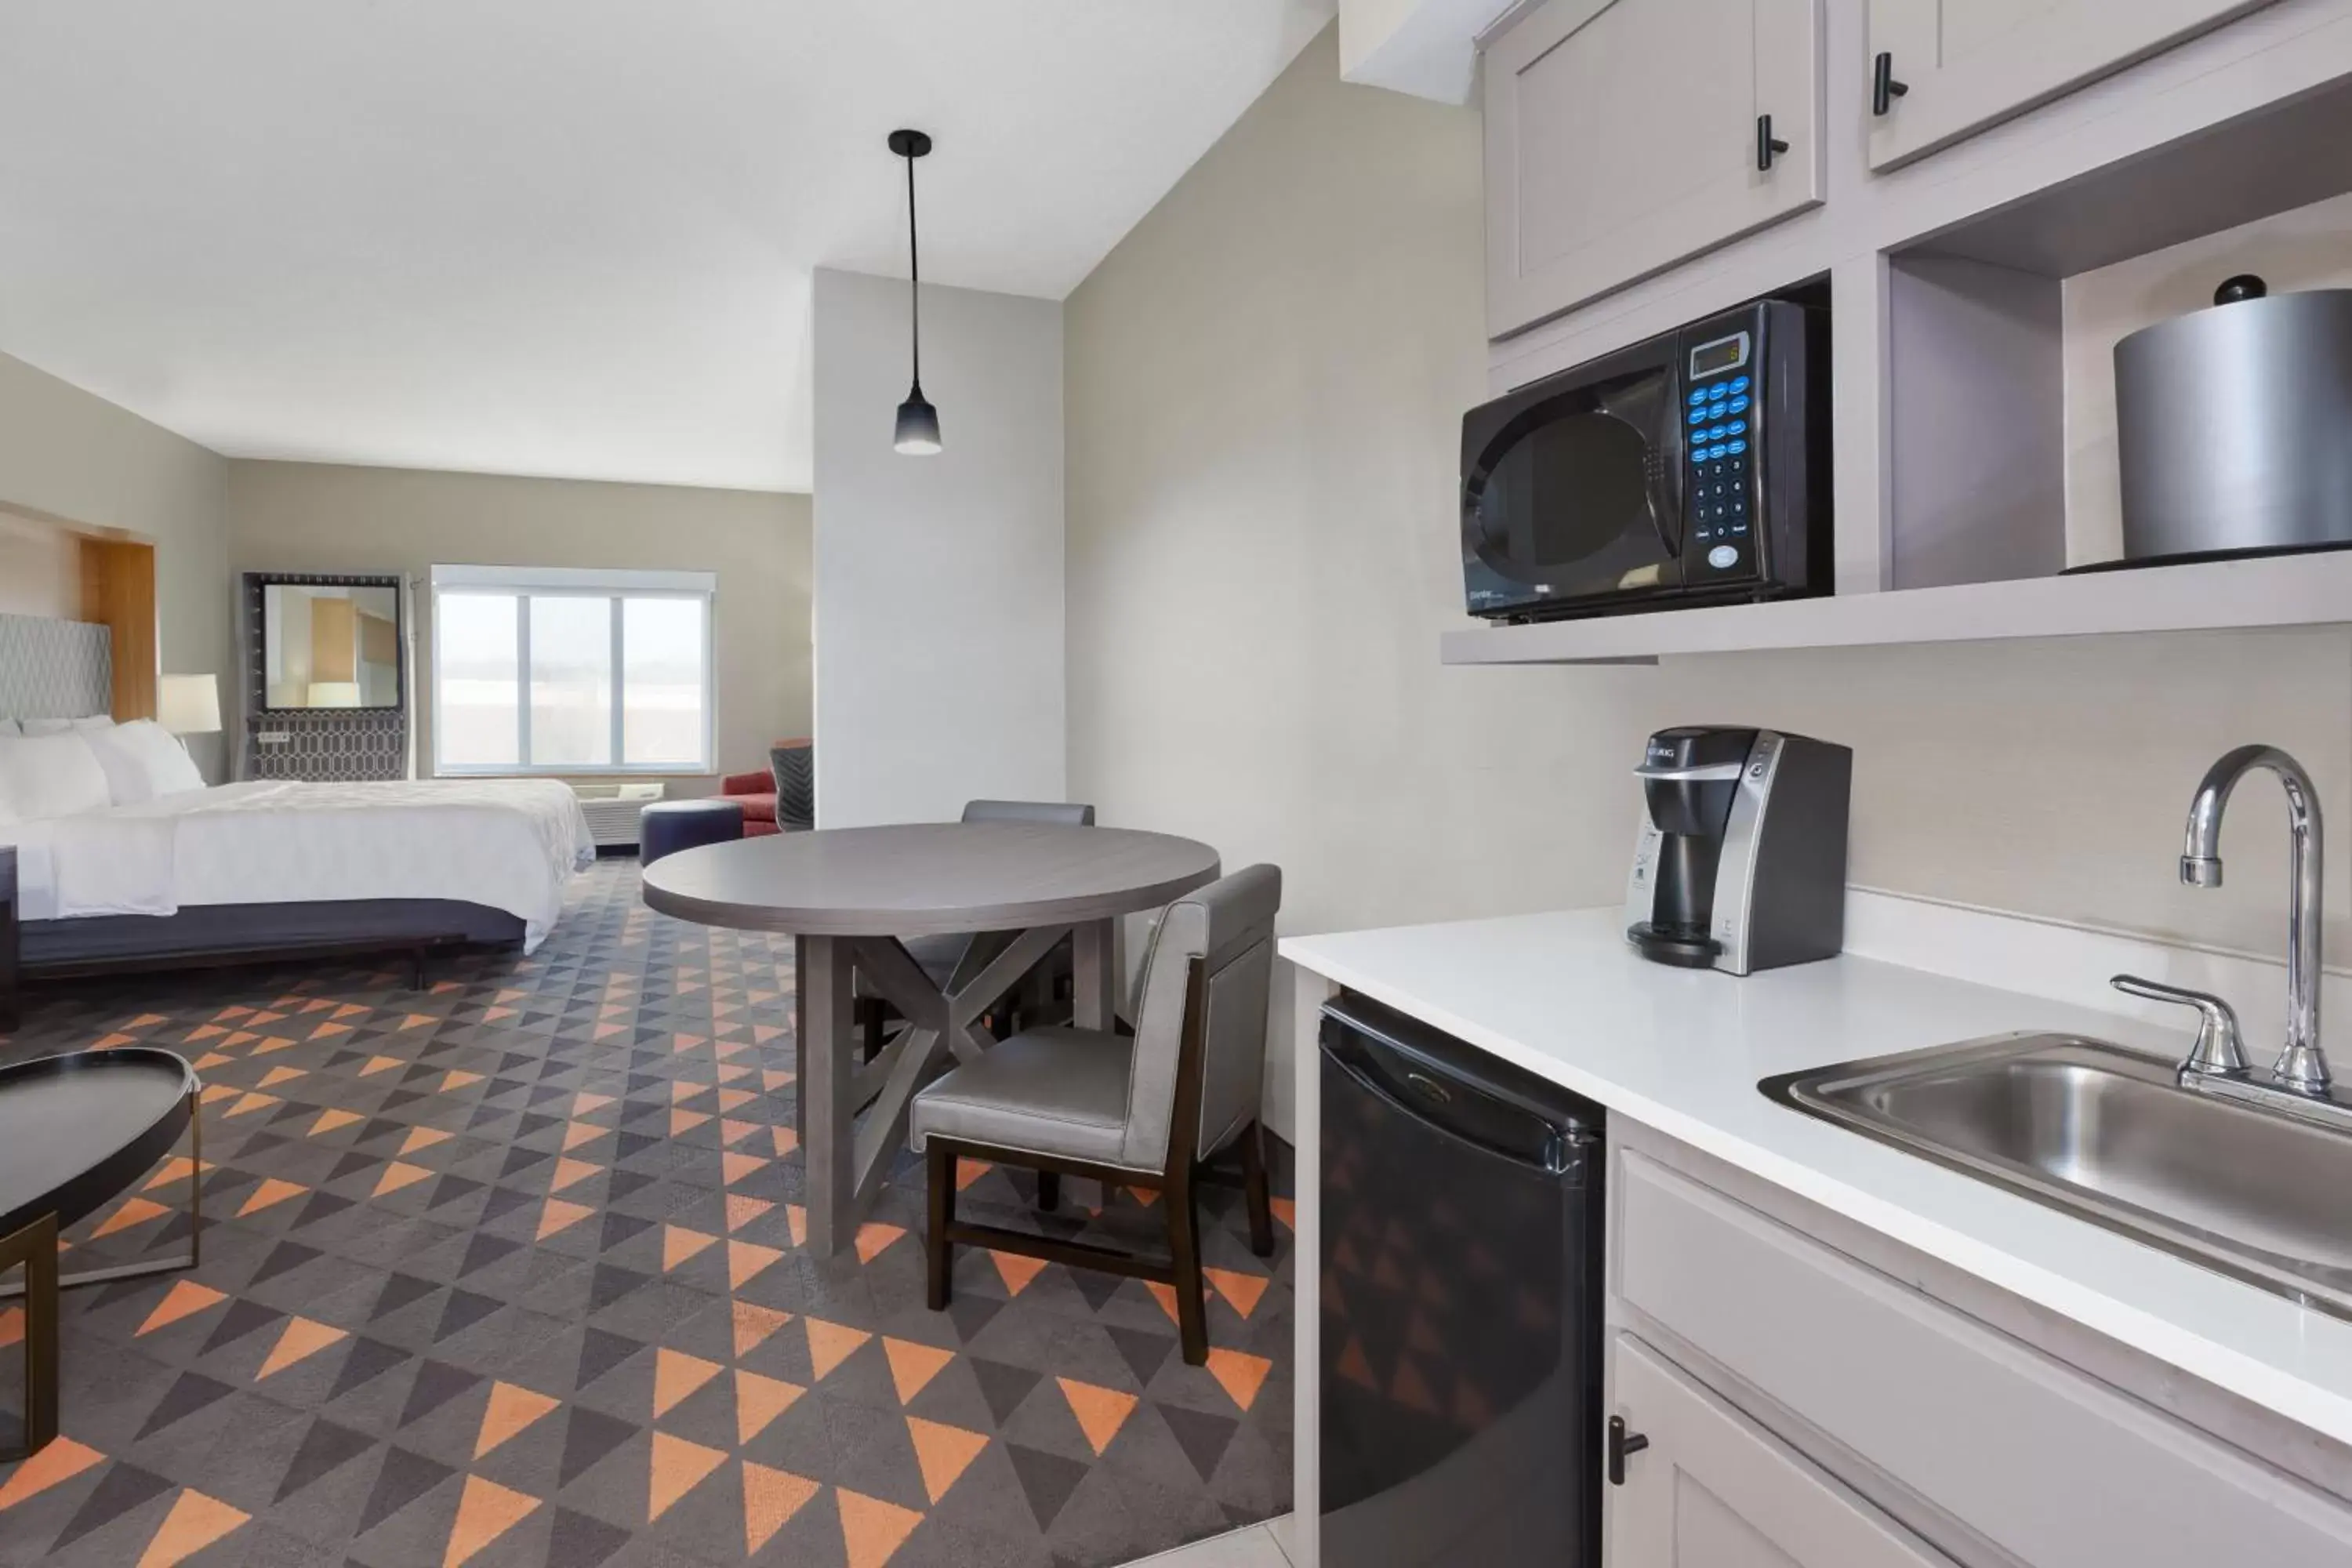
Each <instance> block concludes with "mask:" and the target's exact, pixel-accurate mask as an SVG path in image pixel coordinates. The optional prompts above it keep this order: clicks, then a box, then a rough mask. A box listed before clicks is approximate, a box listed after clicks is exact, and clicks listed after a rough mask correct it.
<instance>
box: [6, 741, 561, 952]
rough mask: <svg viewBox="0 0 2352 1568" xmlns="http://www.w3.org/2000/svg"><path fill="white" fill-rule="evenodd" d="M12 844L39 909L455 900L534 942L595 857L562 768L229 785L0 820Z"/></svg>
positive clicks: (30, 914)
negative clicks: (546, 775) (514, 926)
mask: <svg viewBox="0 0 2352 1568" xmlns="http://www.w3.org/2000/svg"><path fill="white" fill-rule="evenodd" d="M11 841H13V842H15V843H16V846H17V868H16V870H17V880H18V896H19V901H20V908H21V910H22V911H23V914H24V916H25V918H26V919H28V920H58V919H74V918H78V917H80V916H85V915H108V914H146V915H168V914H175V913H177V912H179V911H180V910H183V909H185V908H188V907H191V906H201V905H205V904H261V903H289V902H303V901H309V900H325V899H455V900H462V901H464V902H467V903H473V904H481V905H484V906H486V907H488V908H490V909H494V910H505V911H506V912H507V913H509V914H511V915H513V916H515V917H516V918H517V919H519V920H520V921H522V922H523V924H524V938H523V945H524V949H525V951H526V952H528V951H530V950H531V949H534V948H536V947H538V946H539V944H540V942H541V940H543V939H544V938H545V937H546V935H547V933H548V932H549V931H551V930H553V929H554V927H555V920H556V916H557V915H558V914H559V913H560V912H561V911H562V907H563V886H564V883H565V882H566V881H567V880H569V879H570V878H571V876H572V873H573V872H574V871H576V870H578V869H579V868H582V867H584V866H586V865H587V864H588V862H589V861H590V860H592V859H593V858H594V857H595V853H596V848H595V845H594V843H593V841H592V839H591V838H590V837H589V831H588V822H587V818H586V817H585V816H583V815H582V813H581V810H580V802H579V799H578V797H577V796H575V795H573V794H572V789H571V786H570V785H568V784H561V783H558V782H557V781H555V780H552V779H479V780H470V779H469V780H458V779H434V780H415V781H403V782H391V783H371V784H289V783H275V782H264V781H256V782H251V783H247V784H223V785H220V786H218V787H217V788H214V789H206V790H198V791H192V792H190V793H188V794H185V795H167V796H165V797H163V798H162V799H160V800H155V801H151V802H148V803H146V804H145V805H126V806H116V807H113V808H111V809H110V810H106V811H93V812H88V813H84V814H82V815H79V816H60V817H51V818H47V819H46V820H42V821H30V822H12V823H8V824H5V825H0V842H11Z"/></svg>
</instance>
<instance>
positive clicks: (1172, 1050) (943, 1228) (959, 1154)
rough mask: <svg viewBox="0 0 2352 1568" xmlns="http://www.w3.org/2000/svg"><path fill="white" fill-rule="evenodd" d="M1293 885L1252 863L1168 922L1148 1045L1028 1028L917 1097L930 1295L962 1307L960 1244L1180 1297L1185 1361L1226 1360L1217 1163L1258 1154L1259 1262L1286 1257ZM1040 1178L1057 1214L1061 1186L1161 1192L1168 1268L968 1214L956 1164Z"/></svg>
mask: <svg viewBox="0 0 2352 1568" xmlns="http://www.w3.org/2000/svg"><path fill="white" fill-rule="evenodd" d="M1281 907H1282V872H1281V871H1280V870H1279V869H1278V868H1276V867H1273V866H1252V867H1250V868H1248V869H1246V870H1243V871H1236V872H1234V874H1233V875H1232V876H1230V877H1227V878H1224V879H1223V880H1220V881H1216V882H1213V883H1211V884H1210V885H1209V886H1207V887H1205V888H1202V889H1200V890H1199V891H1197V892H1193V893H1188V894H1186V895H1185V896H1184V897H1183V898H1181V899H1179V900H1176V902H1174V903H1172V904H1171V905H1169V906H1168V908H1167V909H1166V910H1163V911H1161V913H1160V920H1159V922H1158V923H1157V924H1156V925H1155V926H1154V927H1153V928H1152V932H1151V942H1150V947H1149V948H1148V949H1147V950H1146V952H1145V954H1144V960H1143V977H1142V987H1141V990H1140V991H1139V993H1138V995H1137V1003H1136V1027H1135V1034H1134V1035H1133V1036H1132V1037H1128V1036H1124V1035H1119V1034H1116V1033H1111V1034H1103V1033H1097V1032H1096V1031H1094V1030H1090V1029H1076V1028H1065V1027H1053V1028H1040V1029H1024V1030H1023V1031H1022V1032H1021V1033H1019V1034H1017V1035H1014V1036H1013V1037H1012V1038H1011V1039H1008V1040H1004V1041H1003V1042H1001V1043H1000V1044H998V1045H997V1047H995V1048H994V1049H993V1050H991V1051H989V1052H988V1053H987V1054H986V1055H984V1056H982V1058H980V1059H979V1060H977V1061H971V1062H965V1063H963V1064H962V1065H961V1066H959V1067H957V1068H954V1069H953V1070H951V1071H950V1072H948V1073H947V1074H945V1075H944V1076H942V1077H940V1079H937V1080H936V1081H934V1082H933V1083H931V1084H930V1085H929V1086H928V1087H926V1088H925V1089H923V1090H922V1091H921V1092H920V1093H919V1094H918V1095H916V1096H915V1100H914V1104H913V1107H912V1110H911V1111H910V1113H909V1117H908V1136H909V1138H910V1139H911V1141H912V1142H913V1144H914V1147H915V1150H916V1152H918V1153H919V1154H921V1155H923V1156H924V1158H925V1160H926V1162H927V1163H928V1165H929V1185H930V1229H929V1235H928V1236H927V1237H926V1238H925V1260H926V1267H927V1270H928V1276H929V1302H930V1306H931V1309H932V1310H934V1311H937V1310H943V1309H944V1308H945V1307H946V1306H947V1304H948V1295H949V1280H950V1272H951V1270H952V1268H953V1262H954V1248H955V1247H957V1246H958V1245H962V1246H967V1247H992V1248H994V1249H996V1250H997V1251H1000V1252H1012V1253H1018V1254H1021V1255H1023V1256H1024V1257H1029V1258H1045V1260H1047V1261H1048V1262H1054V1263H1065V1264H1069V1265H1071V1266H1073V1267H1076V1268H1102V1269H1108V1270H1109V1271H1110V1272H1112V1273H1116V1274H1125V1275H1129V1276H1131V1277H1133V1278H1135V1279H1149V1280H1156V1281H1159V1282H1160V1283H1162V1284H1166V1285H1170V1286H1172V1287H1174V1289H1175V1292H1176V1322H1177V1330H1178V1333H1179V1336H1180V1338H1181V1342H1182V1344H1183V1350H1184V1359H1185V1360H1186V1361H1188V1362H1190V1363H1192V1364H1193V1365H1195V1366H1198V1365H1200V1364H1202V1363H1203V1362H1205V1361H1206V1360H1207V1359H1208V1353H1209V1339H1208V1303H1207V1301H1206V1300H1205V1299H1204V1298H1203V1297H1202V1285H1201V1238H1200V1230H1201V1222H1200V1212H1199V1201H1198V1195H1197V1188H1196V1182H1197V1180H1198V1176H1199V1172H1200V1167H1201V1166H1202V1163H1204V1162H1206V1161H1208V1160H1210V1159H1212V1158H1213V1157H1214V1156H1215V1155H1217V1154H1218V1153H1220V1152H1223V1151H1225V1150H1227V1149H1230V1148H1233V1147H1234V1145H1236V1144H1238V1145H1239V1146H1240V1152H1241V1157H1242V1170H1243V1173H1244V1184H1245V1193H1246V1197H1247V1202H1248V1206H1249V1225H1250V1249H1251V1250H1252V1251H1253V1252H1255V1253H1256V1254H1257V1255H1258V1256H1259V1257H1261V1258H1264V1257H1266V1256H1269V1255H1271V1254H1272V1252H1273V1251H1274V1217H1273V1212H1272V1206H1273V1205H1272V1203H1271V1201H1270V1194H1269V1193H1268V1191H1267V1186H1266V1173H1265V1140H1264V1132H1263V1130H1262V1129H1261V1128H1260V1126H1259V1124H1258V1115H1259V1099H1260V1092H1261V1091H1260V1085H1261V1082H1262V1080H1263V1079H1264V1075H1265V1028H1266V1010H1267V1007H1268V1005H1269V1002H1270V994H1269V993H1270V987H1271V985H1272V983H1273V977H1274V917H1275V915H1276V911H1277V910H1280V908H1281ZM965 1158H969V1159H975V1160H986V1161H990V1162H992V1163H997V1164H1011V1165H1023V1166H1026V1167H1028V1168H1030V1169H1032V1170H1034V1171H1036V1172H1037V1173H1038V1202H1039V1204H1040V1205H1041V1206H1043V1207H1045V1208H1052V1207H1053V1206H1055V1203H1056V1202H1057V1201H1058V1195H1059V1194H1058V1187H1059V1182H1060V1178H1061V1177H1062V1176H1064V1175H1077V1176H1090V1177H1093V1178H1096V1179H1097V1180H1100V1181H1104V1182H1108V1183H1112V1184H1129V1183H1135V1182H1143V1183H1146V1184H1156V1185H1158V1186H1159V1188H1160V1194H1161V1199H1162V1202H1161V1205H1160V1206H1161V1208H1162V1209H1163V1211H1164V1212H1165V1213H1166V1215H1167V1216H1168V1254H1169V1255H1168V1258H1166V1260H1165V1261H1162V1260H1160V1259H1159V1258H1150V1257H1146V1256H1142V1255H1139V1254H1135V1253H1127V1252H1118V1251H1114V1250H1113V1249H1111V1248H1109V1247H1098V1246H1095V1245H1092V1244H1089V1243H1084V1242H1077V1241H1063V1240H1056V1239H1054V1238H1052V1237H1040V1236H1031V1235H1027V1234H1025V1233H1024V1232H1020V1231H1013V1230H1006V1229H1003V1228H1001V1227H999V1226H986V1225H974V1224H971V1223H969V1222H966V1221H961V1220H958V1219H957V1218H956V1215H955V1205H956V1162H957V1161H958V1160H959V1159H965Z"/></svg>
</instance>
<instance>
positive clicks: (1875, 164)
mask: <svg viewBox="0 0 2352 1568" xmlns="http://www.w3.org/2000/svg"><path fill="white" fill-rule="evenodd" d="M2268 4H2270V0H2126V3H2124V4H2117V3H2116V0H1870V58H1869V60H1868V61H1866V62H1865V68H1867V69H1869V70H1870V71H1871V72H1872V75H1873V99H1872V104H1871V108H1872V111H1873V116H1874V117H1873V119H1872V120H1871V122H1870V166H1871V167H1872V168H1874V169H1886V168H1892V167H1894V166H1895V164H1897V163H1903V162H1905V161H1906V160H1907V159H1911V158H1916V157H1917V156H1918V155H1919V154H1920V153H1927V152H1931V151H1933V150H1934V149H1936V148H1937V147H1940V146H1943V145H1944V144H1945V143H1946V142H1953V141H1957V140H1958V138H1960V137H1962V136H1965V135H1967V134H1968V133H1969V132H1971V131H1976V130H1979V129H1980V128H1982V127H1984V126H1986V125H1990V124H1991V123H1992V122H1993V121H1998V120H2002V119H2006V118H2007V117H2009V116H2010V115H2012V114H2016V113H2019V112H2021V110H2028V109H2031V108H2032V107H2033V106H2034V105H2035V104H2038V103H2041V102H2043V101H2045V100H2049V99H2053V98H2055V97H2057V96H2058V95H2059V94H2061V93H2063V92H2065V91H2067V90H2068V89H2072V88H2076V87H2080V86H2082V85H2083V84H2084V82H2086V81H2090V80H2092V79H2095V78H2097V77H2101V76H2104V75H2105V74H2106V73H2107V72H2109V71H2113V70H2116V69H2119V68H2122V67H2124V66H2126V65H2129V64H2131V63H2132V62H2133V61H2134V60H2136V59H2138V58H2141V57H2143V56H2145V55H2149V54H2153V53H2155V52H2156V51H2157V50H2158V49H2161V48H2163V47H2165V46H2166V45H2168V44H2176V43H2179V41H2180V40H2181V39H2183V38H2186V37H2189V36H2190V35H2192V34H2195V33H2200V32H2202V31H2204V30H2205V29H2207V28H2209V27H2211V26H2215V25H2216V24H2218V23H2221V22H2225V21H2228V20H2229V19H2230V18H2231V17H2232V16H2241V15H2242V14H2244V13H2245V12H2248V11H2254V10H2259V9H2261V8H2262V7H2263V5H2268ZM1881 55H1885V56H1886V57H1888V58H1887V60H1886V63H1885V66H1884V67H1883V69H1885V71H1886V72H1887V74H1888V75H1889V77H1890V78H1891V79H1893V80H1894V81H1895V82H1898V83H1900V84H1901V86H1902V88H1903V91H1902V92H1901V93H1900V94H1899V95H1897V94H1895V93H1893V92H1889V93H1887V94H1885V96H1884V97H1883V98H1881V97H1880V96H1879V95H1878V94H1877V92H1876V76H1877V73H1878V72H1879V71H1880V70H1881V69H1882V67H1881V66H1880V64H1879V57H1880V56H1881ZM1881 102H1884V104H1885V111H1884V112H1879V105H1880V103H1881Z"/></svg>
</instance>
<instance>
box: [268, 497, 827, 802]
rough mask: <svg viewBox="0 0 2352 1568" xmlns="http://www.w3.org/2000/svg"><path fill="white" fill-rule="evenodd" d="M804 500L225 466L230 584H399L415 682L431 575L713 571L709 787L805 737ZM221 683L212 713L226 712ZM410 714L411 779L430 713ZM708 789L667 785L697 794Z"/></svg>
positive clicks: (420, 764)
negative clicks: (337, 575) (455, 570)
mask: <svg viewBox="0 0 2352 1568" xmlns="http://www.w3.org/2000/svg"><path fill="white" fill-rule="evenodd" d="M808 506H809V502H808V498H807V497H806V496H801V495H781V494H772V493H769V492H766V491H757V490H714V489H688V488H685V487H680V486H675V485H626V484H604V483H598V482H593V481H588V480H578V479H510V478H507V477H504V476H500V475H491V474H450V473H439V472H435V471H432V470H428V469H421V468H351V467H345V466H341V465H338V464H331V463H269V462H250V461H244V460H240V461H237V462H236V463H233V464H231V465H230V466H229V484H228V512H229V524H230V537H231V541H232V545H233V549H234V552H235V560H236V567H237V570H239V571H241V572H244V571H280V572H400V573H404V574H407V575H408V576H409V578H410V579H411V587H412V592H413V594H414V597H413V599H412V600H411V603H412V605H414V608H415V615H416V617H417V623H418V633H419V636H418V640H417V643H416V649H415V657H416V668H418V669H420V670H429V669H431V668H433V596H432V594H431V593H430V591H429V590H428V588H427V585H426V582H425V576H426V574H427V572H428V571H429V570H430V569H431V568H432V567H434V566H436V565H466V566H585V567H610V568H615V569H621V570H630V571H635V570H648V571H662V570H676V571H688V572H714V573H716V574H718V576H719V587H718V591H717V592H716V593H715V594H714V595H712V599H711V626H710V631H711V651H712V672H711V673H712V682H713V689H714V694H715V698H716V703H717V708H716V711H715V713H714V715H713V717H714V719H715V721H716V722H715V723H714V725H713V727H712V735H713V738H714V742H715V744H716V746H717V756H716V758H715V759H714V761H715V763H716V764H717V767H718V771H719V773H747V772H756V771H760V770H764V769H765V768H766V767H767V765H768V743H769V742H772V741H776V740H782V739H785V738H787V737H791V736H798V735H805V734H807V733H808V732H809V521H808ZM236 696H237V690H236V686H235V684H234V683H232V687H231V689H230V691H229V692H228V694H227V700H235V699H236ZM431 708H432V704H431V701H430V699H429V696H428V698H427V700H425V701H424V702H422V703H420V704H419V706H418V710H417V714H416V723H417V743H416V757H417V771H418V772H419V773H430V772H431V771H432V758H433V715H432V711H431ZM717 782H718V780H717V775H716V774H712V775H704V776H688V777H680V778H678V779H676V780H674V781H672V783H671V785H670V793H671V794H672V795H696V794H707V793H709V791H710V790H712V789H714V788H715V787H716V786H717Z"/></svg>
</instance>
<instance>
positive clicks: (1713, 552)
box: [1683, 331, 1763, 581]
mask: <svg viewBox="0 0 2352 1568" xmlns="http://www.w3.org/2000/svg"><path fill="white" fill-rule="evenodd" d="M1755 350H1756V342H1755V338H1754V335H1753V334H1752V333H1749V332H1745V331H1740V332H1731V333H1727V334H1726V335H1724V336H1721V337H1717V338H1710V339H1708V340H1707V341H1706V342H1702V343H1698V344H1696V345H1695V346H1694V347H1693V348H1692V349H1691V350H1690V355H1689V360H1688V363H1687V364H1686V365H1685V382H1684V384H1685V386H1686V387H1687V388H1688V389H1689V390H1688V392H1687V394H1686V395H1685V398H1684V406H1683V450H1684V459H1683V460H1684V464H1685V469H1684V475H1683V481H1684V482H1683V517H1684V521H1685V528H1684V548H1683V561H1684V571H1685V573H1686V574H1689V579H1690V580H1696V581H1704V580H1719V579H1722V578H1727V577H1752V576H1754V575H1755V574H1756V569H1757V568H1756V534H1755V531H1754V518H1755V510H1756V506H1755V496H1756V489H1757V487H1756V481H1755V476H1756V464H1755V462H1754V460H1753V459H1754V458H1755V457H1756V448H1757V435H1758V431H1759V428H1760V426H1761V425H1762V421H1761V419H1760V418H1759V413H1760V409H1759V404H1760V403H1761V401H1762V398H1763V388H1762V387H1761V386H1760V385H1759V384H1758V383H1757V380H1756V376H1755V373H1754V369H1753V366H1754V364H1755V360H1756V353H1755Z"/></svg>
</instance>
